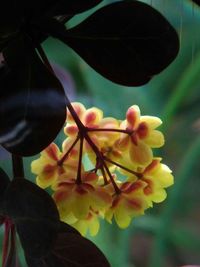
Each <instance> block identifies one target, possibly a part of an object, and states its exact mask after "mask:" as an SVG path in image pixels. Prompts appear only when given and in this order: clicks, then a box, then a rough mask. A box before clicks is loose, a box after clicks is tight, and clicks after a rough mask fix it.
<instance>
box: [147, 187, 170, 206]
mask: <svg viewBox="0 0 200 267" xmlns="http://www.w3.org/2000/svg"><path fill="white" fill-rule="evenodd" d="M166 197H167V193H166V191H165V190H164V189H162V188H161V189H157V190H155V192H154V193H153V194H152V195H151V200H152V201H153V202H155V203H160V202H162V201H164V200H165V199H166Z"/></svg>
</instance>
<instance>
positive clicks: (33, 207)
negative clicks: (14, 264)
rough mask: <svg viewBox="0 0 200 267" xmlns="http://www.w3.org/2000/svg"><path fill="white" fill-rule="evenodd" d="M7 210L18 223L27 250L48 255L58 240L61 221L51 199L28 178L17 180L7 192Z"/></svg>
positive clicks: (32, 254)
mask: <svg viewBox="0 0 200 267" xmlns="http://www.w3.org/2000/svg"><path fill="white" fill-rule="evenodd" d="M5 213H6V215H7V216H8V217H9V218H11V220H12V221H13V222H14V224H15V225H16V229H17V232H18V234H19V237H20V241H21V243H22V246H23V248H24V250H25V251H26V253H27V254H28V255H29V256H30V257H41V256H43V255H46V253H47V252H48V251H49V249H50V248H51V247H52V246H53V244H54V242H55V239H56V236H57V230H58V229H57V228H58V226H57V225H58V222H59V215H58V211H57V208H56V206H55V204H54V202H53V200H52V198H51V197H50V196H49V195H48V194H47V193H46V192H45V191H44V190H43V189H41V188H39V187H38V186H37V185H35V184H33V183H31V182H29V181H28V180H25V179H16V180H13V181H12V182H11V184H10V186H9V187H8V189H7V191H6V194H5Z"/></svg>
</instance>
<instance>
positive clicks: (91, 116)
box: [83, 107, 103, 126]
mask: <svg viewBox="0 0 200 267" xmlns="http://www.w3.org/2000/svg"><path fill="white" fill-rule="evenodd" d="M102 118H103V111H102V110H101V109H98V108H95V107H93V108H89V109H87V111H86V112H85V114H84V119H83V120H84V121H83V124H84V125H85V126H94V125H98V124H99V122H100V120H101V119H102Z"/></svg>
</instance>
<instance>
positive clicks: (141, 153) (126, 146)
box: [118, 105, 164, 167]
mask: <svg viewBox="0 0 200 267" xmlns="http://www.w3.org/2000/svg"><path fill="white" fill-rule="evenodd" d="M161 123H162V121H161V120H160V119H159V118H157V117H153V116H141V115H140V109H139V107H138V106H136V105H133V106H131V107H130V108H129V109H128V111H127V113H126V120H124V121H122V123H121V125H120V128H121V129H126V130H127V131H128V132H129V134H122V135H121V138H120V140H119V141H118V147H119V148H121V149H122V150H128V151H129V154H130V159H131V160H132V162H133V163H134V164H137V165H138V166H140V167H144V166H147V165H148V164H150V162H151V161H152V158H153V153H152V148H156V147H161V146H162V145H163V144H164V136H163V134H162V133H161V132H160V131H158V130H155V129H156V128H157V127H158V126H160V125H161Z"/></svg>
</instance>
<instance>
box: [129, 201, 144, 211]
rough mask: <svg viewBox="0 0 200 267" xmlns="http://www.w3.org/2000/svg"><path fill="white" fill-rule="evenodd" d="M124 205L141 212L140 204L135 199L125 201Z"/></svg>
mask: <svg viewBox="0 0 200 267" xmlns="http://www.w3.org/2000/svg"><path fill="white" fill-rule="evenodd" d="M126 204H127V205H128V206H129V207H131V208H132V209H134V210H141V208H142V203H141V202H140V201H139V200H136V199H127V200H126Z"/></svg>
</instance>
